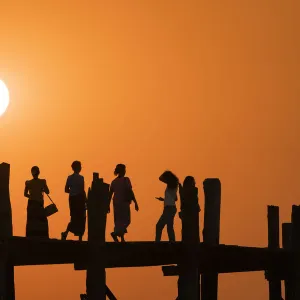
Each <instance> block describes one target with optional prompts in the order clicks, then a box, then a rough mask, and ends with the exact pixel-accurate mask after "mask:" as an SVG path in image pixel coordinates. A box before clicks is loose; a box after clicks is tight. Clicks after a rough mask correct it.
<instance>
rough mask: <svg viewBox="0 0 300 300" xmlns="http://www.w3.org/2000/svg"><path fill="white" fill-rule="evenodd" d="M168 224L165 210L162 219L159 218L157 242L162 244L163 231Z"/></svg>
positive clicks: (156, 233)
mask: <svg viewBox="0 0 300 300" xmlns="http://www.w3.org/2000/svg"><path fill="white" fill-rule="evenodd" d="M166 224H167V220H166V210H165V209H164V211H163V213H162V215H161V217H160V218H159V220H158V222H157V224H156V231H155V242H160V241H161V235H162V231H163V229H164V227H165V225H166Z"/></svg>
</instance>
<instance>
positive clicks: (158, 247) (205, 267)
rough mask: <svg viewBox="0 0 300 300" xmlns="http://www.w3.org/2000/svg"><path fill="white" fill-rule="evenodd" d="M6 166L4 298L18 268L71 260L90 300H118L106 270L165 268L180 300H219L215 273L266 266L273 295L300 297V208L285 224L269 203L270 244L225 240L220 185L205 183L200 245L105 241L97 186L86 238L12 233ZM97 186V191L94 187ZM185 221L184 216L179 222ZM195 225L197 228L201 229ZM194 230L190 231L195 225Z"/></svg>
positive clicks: (104, 189)
mask: <svg viewBox="0 0 300 300" xmlns="http://www.w3.org/2000/svg"><path fill="white" fill-rule="evenodd" d="M9 171H10V166H9V164H0V215H1V216H0V236H1V238H0V299H1V300H4V299H5V300H14V299H15V293H14V289H15V287H14V267H17V266H29V265H50V264H73V265H74V269H75V270H78V271H79V270H86V271H87V281H86V283H87V296H88V299H89V300H104V299H106V297H108V298H109V299H117V298H116V296H114V295H113V293H112V292H111V291H110V290H109V289H108V288H107V285H106V276H105V269H106V268H129V267H147V266H162V274H163V275H164V276H178V298H177V299H180V300H183V299H184V300H185V299H186V300H196V299H197V300H199V299H202V300H217V297H218V293H217V291H218V274H219V273H232V272H250V271H265V274H266V279H267V280H268V284H269V299H270V300H281V299H283V298H282V290H281V280H284V282H285V293H284V294H285V300H296V299H297V300H298V299H300V256H299V252H300V251H299V249H300V207H299V206H293V207H292V218H291V223H285V224H282V233H283V248H280V247H279V227H280V226H279V208H278V207H276V206H268V237H269V240H268V244H269V247H268V248H255V247H241V246H236V245H220V244H219V232H220V207H221V206H220V204H221V185H220V181H219V180H218V179H206V180H205V181H204V195H205V212H204V234H203V239H204V240H203V242H202V243H200V242H199V239H198V240H197V241H195V240H194V241H191V240H183V241H182V242H176V243H169V242H159V243H156V242H126V243H111V242H105V225H106V208H107V201H106V200H107V195H108V187H109V186H108V185H107V184H105V183H103V181H101V180H100V181H99V182H95V183H93V184H94V185H93V186H94V188H93V189H91V190H90V193H89V198H88V242H79V241H60V240H55V239H34V238H25V237H14V236H13V234H12V218H11V205H10V197H9ZM95 187H96V188H95ZM182 222H184V219H183V220H182ZM196 229H197V228H196ZM196 229H195V228H194V229H193V228H189V230H196Z"/></svg>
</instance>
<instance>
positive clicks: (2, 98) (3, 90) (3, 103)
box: [0, 80, 9, 116]
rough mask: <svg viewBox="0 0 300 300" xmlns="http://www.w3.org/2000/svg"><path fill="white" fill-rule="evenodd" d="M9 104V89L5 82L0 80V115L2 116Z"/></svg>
mask: <svg viewBox="0 0 300 300" xmlns="http://www.w3.org/2000/svg"><path fill="white" fill-rule="evenodd" d="M8 104H9V91H8V89H7V87H6V85H5V83H4V82H3V81H2V80H0V116H2V115H3V114H4V113H5V111H6V109H7V107H8Z"/></svg>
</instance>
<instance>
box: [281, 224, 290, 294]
mask: <svg viewBox="0 0 300 300" xmlns="http://www.w3.org/2000/svg"><path fill="white" fill-rule="evenodd" d="M282 247H283V249H285V250H291V249H292V223H283V224H282ZM284 290H285V298H284V299H285V300H293V294H292V293H293V291H292V286H291V280H290V278H288V277H287V278H286V279H285V280H284Z"/></svg>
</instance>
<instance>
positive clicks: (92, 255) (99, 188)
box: [86, 173, 109, 300]
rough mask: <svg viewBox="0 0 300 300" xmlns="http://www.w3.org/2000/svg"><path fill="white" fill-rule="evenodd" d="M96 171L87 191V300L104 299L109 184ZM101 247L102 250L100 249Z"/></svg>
mask: <svg viewBox="0 0 300 300" xmlns="http://www.w3.org/2000/svg"><path fill="white" fill-rule="evenodd" d="M95 175H98V174H97V173H96V174H94V180H93V182H92V186H91V188H90V189H89V193H88V265H87V279H86V286H87V296H88V299H89V300H106V291H107V289H106V273H105V261H106V251H105V248H104V246H105V229H106V215H107V212H108V194H109V185H108V184H106V183H104V182H103V180H101V179H99V176H95ZM101 249H102V251H101Z"/></svg>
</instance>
